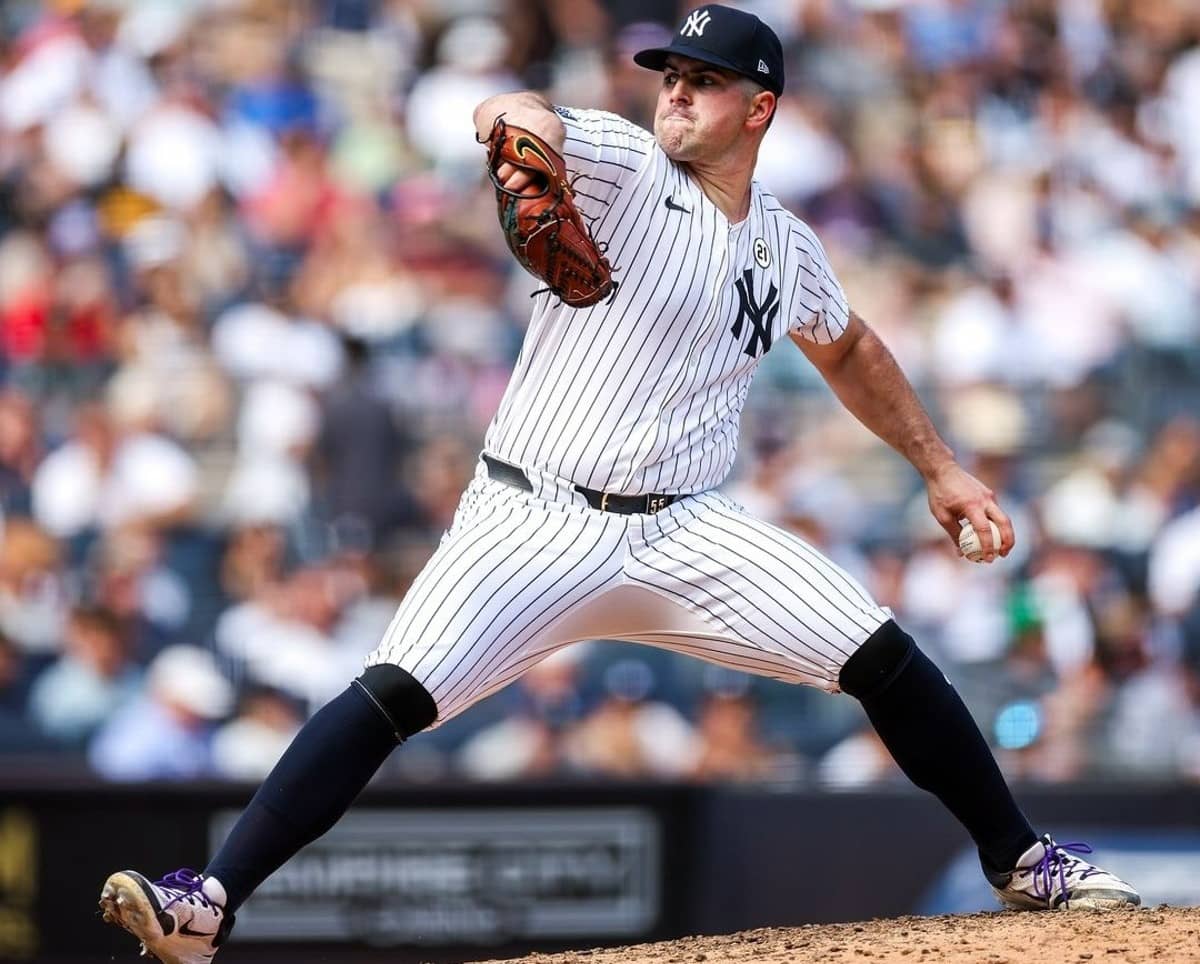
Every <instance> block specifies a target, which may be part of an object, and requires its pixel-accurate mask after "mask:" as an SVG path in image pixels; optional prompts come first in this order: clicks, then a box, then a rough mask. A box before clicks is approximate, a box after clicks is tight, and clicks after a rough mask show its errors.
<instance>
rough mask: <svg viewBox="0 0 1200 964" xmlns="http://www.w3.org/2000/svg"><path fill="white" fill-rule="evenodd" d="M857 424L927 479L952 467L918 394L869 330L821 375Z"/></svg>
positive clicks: (947, 453)
mask: <svg viewBox="0 0 1200 964" xmlns="http://www.w3.org/2000/svg"><path fill="white" fill-rule="evenodd" d="M822 374H823V375H824V376H825V381H826V382H828V383H829V387H830V388H832V389H833V391H834V393H835V394H836V395H837V397H838V398H839V399H840V400H841V402H842V404H843V405H845V406H846V408H847V409H848V410H849V411H850V413H851V414H852V415H854V417H855V418H857V419H858V420H859V421H860V422H862V423H863V425H865V426H866V427H867V428H869V429H870V430H871V431H872V432H874V433H875V434H876V435H878V436H879V437H880V438H881V439H883V440H884V441H885V442H887V443H888V445H890V446H891V447H892V448H894V449H895V450H896V451H897V452H899V453H900V454H901V455H903V456H904V457H905V458H906V459H908V461H909V462H911V463H912V465H913V467H914V468H915V469H916V470H917V471H918V472H920V473H921V475H922V476H924V477H925V478H929V477H930V476H931V475H933V474H934V473H936V472H937V471H938V470H939V469H941V468H944V467H945V466H946V465H948V464H953V462H954V454H953V453H952V452H951V451H950V447H949V446H948V445H947V444H946V443H945V442H944V441H943V440H942V438H941V436H940V435H938V433H937V429H936V428H934V425H933V422H932V421H931V420H930V418H929V415H928V413H927V412H926V411H925V408H924V406H922V405H921V401H920V399H918V398H917V393H916V392H915V391H913V387H912V385H911V384H910V383H909V381H908V379H907V378H906V377H905V376H904V372H903V371H901V370H900V366H899V365H898V364H896V359H895V358H893V357H892V353H891V352H890V351H888V348H887V346H886V345H885V344H884V343H883V342H882V341H881V340H880V339H879V336H878V335H876V334H875V333H874V332H873V331H871V330H870V329H867V330H866V331H864V332H863V334H862V336H861V337H860V338H859V339H858V340H857V341H856V342H855V344H854V346H853V347H852V348H851V349H850V350H849V351H848V352H847V353H846V354H845V355H844V356H843V357H842V358H840V359H839V360H838V363H837V364H836V365H835V366H833V367H831V368H829V369H826V370H825V371H823V372H822Z"/></svg>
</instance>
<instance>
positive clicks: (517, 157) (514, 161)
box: [487, 116, 617, 308]
mask: <svg viewBox="0 0 1200 964" xmlns="http://www.w3.org/2000/svg"><path fill="white" fill-rule="evenodd" d="M504 163H508V164H511V165H512V166H513V167H516V168H519V169H520V170H522V171H524V172H525V173H526V174H528V175H530V177H531V178H532V180H533V183H534V186H535V190H533V191H531V192H530V193H528V194H526V193H522V192H517V191H510V190H509V189H508V188H506V187H505V186H504V185H503V184H502V183H501V182H500V178H499V176H498V175H497V173H496V172H497V169H498V168H499V167H500V165H501V164H504ZM487 168H488V175H489V176H490V177H491V179H492V184H493V185H495V188H496V205H497V208H498V213H499V216H500V227H501V228H502V229H503V230H504V239H505V240H506V241H507V242H508V247H509V249H510V250H511V251H512V253H513V254H514V255H516V258H517V260H518V261H519V262H520V263H521V265H522V266H523V267H524V268H525V270H526V271H528V272H529V273H530V274H532V275H534V276H535V277H537V278H541V279H542V281H544V282H546V285H547V287H548V288H549V289H550V291H552V292H553V293H554V294H556V295H557V296H558V297H559V298H561V299H562V301H563V302H564V303H565V304H568V305H570V306H571V307H572V308H587V307H590V306H591V305H594V304H596V303H597V302H598V301H602V300H603V299H605V298H607V297H609V296H610V295H611V294H613V293H614V292H615V291H616V290H617V282H615V281H613V277H612V266H611V265H609V263H608V259H607V258H606V257H604V251H603V248H602V246H601V245H598V244H597V243H596V242H595V241H594V240H592V235H591V232H590V231H588V229H587V226H586V225H585V224H584V223H583V217H582V216H581V215H580V213H579V209H578V208H577V207H576V206H575V200H574V192H573V191H572V190H571V184H570V182H569V181H568V179H567V166H566V163H565V162H564V161H563V159H562V156H561V155H560V154H559V153H558V152H557V151H556V150H554V148H552V147H551V146H550V145H549V144H547V143H546V142H545V141H544V140H542V139H541V138H540V137H538V136H537V135H536V134H534V133H532V132H531V131H527V130H525V129H524V128H522V127H516V126H514V125H512V124H507V123H505V121H504V118H503V116H501V117H497V118H496V120H495V123H493V124H492V133H491V136H490V137H489V139H488V156H487ZM526 190H529V189H526Z"/></svg>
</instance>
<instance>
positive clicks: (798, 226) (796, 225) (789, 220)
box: [754, 180, 821, 249]
mask: <svg viewBox="0 0 1200 964" xmlns="http://www.w3.org/2000/svg"><path fill="white" fill-rule="evenodd" d="M754 190H755V194H756V196H757V197H756V200H757V203H758V206H759V209H760V210H761V211H762V217H763V220H764V221H766V222H767V223H768V224H770V225H772V226H773V227H775V228H776V229H777V230H778V231H779V232H780V234H781V235H782V236H783V237H784V238H786V239H787V240H788V241H789V243H791V244H794V245H796V246H804V247H808V248H812V247H813V246H815V247H817V248H818V249H819V248H820V246H821V243H820V241H819V239H818V238H817V233H816V231H814V230H813V229H812V227H811V226H810V225H809V224H808V222H806V221H805V220H803V219H802V218H801V217H800V216H799V215H797V214H795V213H793V212H792V211H790V210H789V209H788V208H786V207H784V205H783V202H782V201H780V200H779V198H777V197H776V196H775V195H774V194H772V193H771V192H770V190H768V189H767V188H766V187H765V186H764V185H763V183H762V182H761V181H759V180H755V181H754Z"/></svg>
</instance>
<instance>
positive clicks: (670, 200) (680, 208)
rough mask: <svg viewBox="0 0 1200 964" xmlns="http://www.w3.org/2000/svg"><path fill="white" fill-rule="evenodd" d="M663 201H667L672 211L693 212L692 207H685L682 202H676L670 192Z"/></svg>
mask: <svg viewBox="0 0 1200 964" xmlns="http://www.w3.org/2000/svg"><path fill="white" fill-rule="evenodd" d="M663 203H665V204H666V205H667V208H668V209H669V210H671V211H681V212H682V213H684V214H691V213H692V209H691V208H685V207H684V206H683V205H681V204H676V203H675V199H674V198H673V197H671V195H669V194H668V195H667V196H666V198H665V199H664V202H663Z"/></svg>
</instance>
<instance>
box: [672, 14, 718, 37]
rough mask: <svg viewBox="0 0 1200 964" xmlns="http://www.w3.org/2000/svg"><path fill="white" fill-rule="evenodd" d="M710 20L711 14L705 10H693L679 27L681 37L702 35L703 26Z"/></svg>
mask: <svg viewBox="0 0 1200 964" xmlns="http://www.w3.org/2000/svg"><path fill="white" fill-rule="evenodd" d="M710 20H712V15H711V14H710V13H709V12H708V11H707V10H693V11H692V12H691V13H689V14H688V18H687V20H685V21H684V22H683V26H682V27H680V28H679V34H680V36H682V37H703V36H704V28H705V27H707V26H708V22H709V21H710Z"/></svg>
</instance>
